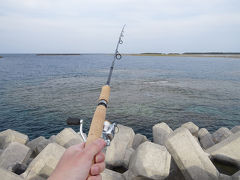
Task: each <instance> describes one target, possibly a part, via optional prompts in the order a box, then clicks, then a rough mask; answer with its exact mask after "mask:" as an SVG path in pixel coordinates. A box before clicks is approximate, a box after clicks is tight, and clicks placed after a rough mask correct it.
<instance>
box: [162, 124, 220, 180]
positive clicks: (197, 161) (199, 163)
mask: <svg viewBox="0 0 240 180" xmlns="http://www.w3.org/2000/svg"><path fill="white" fill-rule="evenodd" d="M165 145H166V147H167V149H168V151H169V153H170V154H171V155H172V157H173V159H174V161H175V162H176V164H177V166H178V168H179V169H180V170H181V172H182V174H183V176H184V177H185V179H187V180H202V179H204V180H217V179H218V176H219V173H218V170H217V169H216V168H215V166H214V165H213V163H212V162H211V161H210V159H209V158H208V156H207V155H206V153H204V151H203V150H202V148H201V147H200V145H199V144H198V143H197V142H196V140H195V139H194V137H193V136H192V134H191V133H190V132H189V130H188V129H186V128H182V127H181V128H178V129H176V130H175V131H174V132H173V133H172V134H170V136H169V137H168V139H167V141H166V144H165Z"/></svg>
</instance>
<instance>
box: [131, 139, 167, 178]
mask: <svg viewBox="0 0 240 180" xmlns="http://www.w3.org/2000/svg"><path fill="white" fill-rule="evenodd" d="M170 161H171V156H170V154H169V153H168V151H167V149H166V148H165V147H164V146H161V145H159V144H154V143H151V142H144V143H143V144H141V145H140V146H139V147H138V148H137V150H136V151H135V152H134V153H133V154H132V157H131V159H130V163H129V173H128V178H129V179H131V178H132V179H138V178H145V179H146V178H149V179H158V180H161V179H165V178H166V177H167V176H168V175H169V170H170ZM130 176H131V177H130Z"/></svg>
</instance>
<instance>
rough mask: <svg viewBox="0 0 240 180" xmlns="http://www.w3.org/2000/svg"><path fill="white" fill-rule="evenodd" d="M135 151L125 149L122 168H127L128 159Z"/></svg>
mask: <svg viewBox="0 0 240 180" xmlns="http://www.w3.org/2000/svg"><path fill="white" fill-rule="evenodd" d="M134 151H135V150H134V149H133V148H128V149H126V152H125V155H124V158H123V167H125V168H128V165H129V161H130V158H131V156H132V154H133V152H134Z"/></svg>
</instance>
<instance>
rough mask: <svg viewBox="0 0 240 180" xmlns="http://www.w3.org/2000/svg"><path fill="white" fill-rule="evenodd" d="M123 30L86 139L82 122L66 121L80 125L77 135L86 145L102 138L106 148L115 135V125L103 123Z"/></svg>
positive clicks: (75, 119)
mask: <svg viewBox="0 0 240 180" xmlns="http://www.w3.org/2000/svg"><path fill="white" fill-rule="evenodd" d="M124 28H125V25H124V26H123V28H122V30H121V33H120V36H119V39H118V42H117V46H116V49H115V53H114V56H113V61H112V64H111V67H110V70H109V74H108V78H107V82H106V84H105V85H104V86H102V90H101V93H100V96H99V98H98V105H97V108H96V110H95V112H94V115H93V118H92V122H91V125H90V129H89V133H88V137H86V136H85V134H84V133H83V130H82V128H83V120H80V119H79V118H68V119H67V124H68V125H80V129H79V134H80V135H81V137H82V139H83V141H84V142H86V145H88V144H89V143H91V142H93V141H94V140H96V139H98V138H100V137H102V138H103V139H104V141H105V142H106V144H107V146H109V145H110V142H111V141H112V139H113V137H114V135H115V128H116V126H117V125H116V123H112V124H111V123H110V122H108V121H105V117H106V112H107V106H108V103H109V97H110V90H111V88H110V82H111V77H112V72H113V69H114V65H115V61H116V60H120V59H121V58H122V55H121V54H120V53H119V52H118V48H119V45H121V44H123V41H122V37H123V33H124Z"/></svg>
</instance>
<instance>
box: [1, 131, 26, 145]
mask: <svg viewBox="0 0 240 180" xmlns="http://www.w3.org/2000/svg"><path fill="white" fill-rule="evenodd" d="M28 140H29V139H28V136H27V135H25V134H22V133H19V132H17V131H14V130H11V129H8V130H5V131H2V132H0V149H4V148H6V147H7V146H8V144H10V143H12V142H18V143H20V144H26V143H27V142H28Z"/></svg>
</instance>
